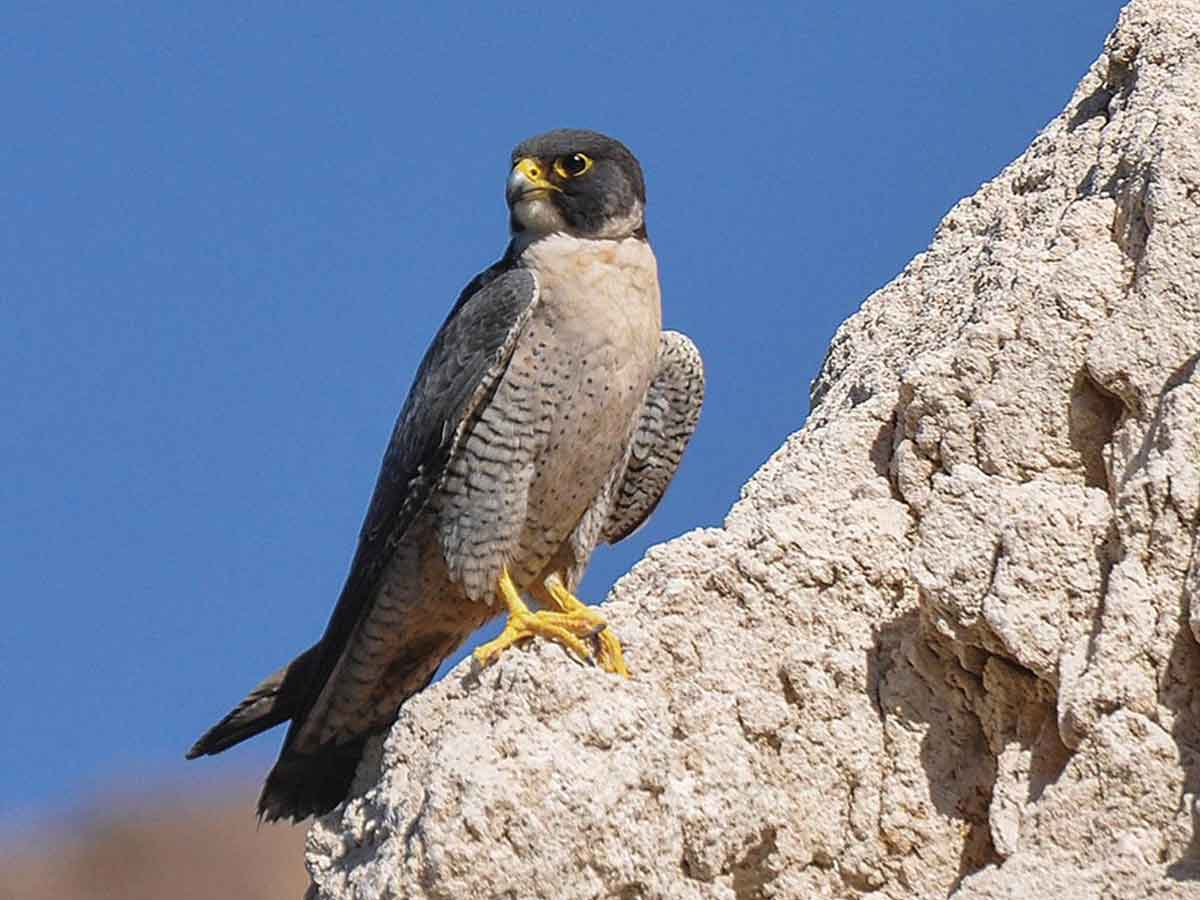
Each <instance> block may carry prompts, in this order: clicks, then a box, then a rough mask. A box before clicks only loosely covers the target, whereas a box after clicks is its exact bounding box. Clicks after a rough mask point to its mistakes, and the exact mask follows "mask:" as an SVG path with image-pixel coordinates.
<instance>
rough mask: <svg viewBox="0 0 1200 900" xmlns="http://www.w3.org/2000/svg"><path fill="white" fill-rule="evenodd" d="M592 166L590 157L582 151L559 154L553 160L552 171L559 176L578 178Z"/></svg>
mask: <svg viewBox="0 0 1200 900" xmlns="http://www.w3.org/2000/svg"><path fill="white" fill-rule="evenodd" d="M591 167H592V158H591V157H590V156H588V155H586V154H584V153H572V154H571V155H570V156H560V157H559V158H558V159H556V160H555V161H554V171H555V172H556V173H558V176H559V177H560V178H578V177H579V176H580V175H582V174H583V173H584V172H586V171H587V170H588V169H590V168H591Z"/></svg>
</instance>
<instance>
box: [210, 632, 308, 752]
mask: <svg viewBox="0 0 1200 900" xmlns="http://www.w3.org/2000/svg"><path fill="white" fill-rule="evenodd" d="M320 646H321V645H320V644H314V645H313V646H311V647H309V648H308V649H307V650H305V651H304V652H303V653H301V654H300V655H299V656H297V657H296V658H295V659H293V660H292V661H291V662H290V663H288V664H287V665H286V666H284V667H283V668H282V669H280V670H279V671H277V672H274V673H273V674H271V675H268V676H267V677H266V678H264V679H263V680H262V682H261V683H260V684H259V685H258V687H256V688H255V689H254V690H252V691H251V692H250V693H249V694H248V695H247V696H246V699H245V700H243V701H242V702H241V703H239V704H238V705H237V706H235V707H234V708H233V709H232V710H231V711H230V712H229V714H228V715H226V716H225V718H223V719H222V720H221V721H220V722H218V723H217V724H216V725H214V726H213V727H212V728H210V729H208V731H206V732H204V734H202V735H201V736H200V739H199V740H197V741H196V743H194V744H192V748H191V749H190V750H188V752H187V758H188V759H195V758H196V757H198V756H209V755H211V754H214V753H220V752H221V751H222V750H228V749H229V748H230V747H232V746H234V745H235V744H240V743H241V742H242V741H244V740H246V738H251V737H254V735H256V734H259V733H260V732H263V731H266V730H267V729H268V728H274V727H275V726H276V725H278V724H280V723H281V722H286V721H287V720H288V719H290V718H292V716H294V715H295V714H296V712H298V711H299V709H300V707H301V705H302V704H303V702H304V699H305V697H306V695H307V692H308V688H309V684H310V679H311V676H312V670H313V666H314V664H315V663H316V661H317V651H318V649H319V648H320Z"/></svg>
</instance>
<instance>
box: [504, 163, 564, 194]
mask: <svg viewBox="0 0 1200 900" xmlns="http://www.w3.org/2000/svg"><path fill="white" fill-rule="evenodd" d="M513 168H514V169H516V170H517V171H518V172H520V173H521V174H522V175H524V176H525V177H526V178H528V179H529V182H530V183H531V184H532V185H534V186H535V187H539V188H546V189H547V190H551V191H557V190H560V188H558V187H557V186H556V185H553V184H551V183H550V182H549V181H547V180H546V169H545V167H544V166H543V165H542V163H540V162H539V161H538V160H536V159H533V158H532V157H529V156H526V157H525V158H524V159H520V160H517V164H516V165H515V166H513Z"/></svg>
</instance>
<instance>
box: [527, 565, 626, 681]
mask: <svg viewBox="0 0 1200 900" xmlns="http://www.w3.org/2000/svg"><path fill="white" fill-rule="evenodd" d="M531 591H532V592H533V595H534V597H535V598H536V599H537V601H538V602H539V603H541V604H543V605H545V606H551V607H553V608H555V609H557V610H559V611H560V612H559V615H562V616H564V617H566V618H568V619H573V620H575V621H577V622H581V623H586V624H587V626H588V628H587V631H586V632H584V633H583V634H582V636H584V637H587V638H588V639H589V640H591V641H594V642H595V643H596V645H597V647H596V664H597V665H598V666H600V668H602V669H604V671H606V672H612V673H614V674H616V675H624V676H626V677H628V676H629V668H628V667H627V666H626V665H625V653H624V651H623V650H622V649H621V642H620V641H619V640H618V639H617V636H616V635H615V634H613V631H612V629H611V628H609V627H608V623H607V622H606V621H605V620H604V616H602V615H601V614H600V613H599V612H598V611H597V610H595V609H593V608H592V607H590V606H586V605H585V604H584V603H583V601H582V600H580V599H579V598H578V597H576V596H575V595H574V594H572V593H571V592H570V591H569V590H567V586H566V585H565V584H564V583H563V580H562V579H561V578H560V577H559V576H558V575H551V576H550V577H549V578H547V579H546V581H545V584H543V585H535V586H534V587H532V588H531Z"/></svg>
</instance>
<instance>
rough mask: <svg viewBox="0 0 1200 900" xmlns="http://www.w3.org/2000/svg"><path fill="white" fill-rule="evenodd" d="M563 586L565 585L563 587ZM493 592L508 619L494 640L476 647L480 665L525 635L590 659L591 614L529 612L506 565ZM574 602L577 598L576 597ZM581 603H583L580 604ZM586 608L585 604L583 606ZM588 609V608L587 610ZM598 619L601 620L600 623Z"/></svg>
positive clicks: (492, 658) (593, 628)
mask: <svg viewBox="0 0 1200 900" xmlns="http://www.w3.org/2000/svg"><path fill="white" fill-rule="evenodd" d="M564 590H565V588H564ZM496 593H497V594H498V595H499V596H500V599H501V600H503V601H504V605H505V607H506V608H507V609H508V622H506V623H505V625H504V630H503V631H502V632H500V635H499V637H497V638H496V639H495V640H491V641H488V642H487V643H486V644H483V645H482V646H480V647H478V648H476V650H475V659H476V660H477V661H478V662H479V664H480V665H484V666H486V665H488V664H490V663H493V662H495V661H496V660H497V659H498V658H499V657H500V654H501V653H503V652H504V651H505V650H507V649H508V648H509V647H511V646H512V645H513V644H516V643H517V642H519V641H523V640H525V639H526V638H531V637H544V638H549V639H550V640H552V641H554V642H555V643H558V644H562V645H563V646H564V647H566V648H567V649H568V650H570V651H571V652H572V653H574V654H575V655H576V656H578V657H579V658H580V659H584V660H591V658H592V651H591V650H589V649H588V645H587V644H586V643H584V641H583V638H585V637H591V636H592V635H593V634H595V633H596V621H595V620H594V619H593V618H592V617H591V616H580V615H577V614H574V613H569V612H547V611H544V610H543V611H539V612H536V613H535V612H531V611H530V609H529V607H528V606H526V605H525V601H524V600H522V599H521V592H520V591H518V590H517V586H516V585H515V584H513V580H512V576H510V575H509V574H508V567H507V566H506V567H505V568H503V569H501V570H500V582H499V584H498V585H497V588H496ZM575 602H576V603H578V602H579V601H578V600H576V601H575ZM580 605H581V606H582V604H580ZM584 609H585V610H586V609H587V608H586V607H584ZM589 612H590V611H589ZM603 622H604V620H603V619H601V620H600V623H601V624H603Z"/></svg>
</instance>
